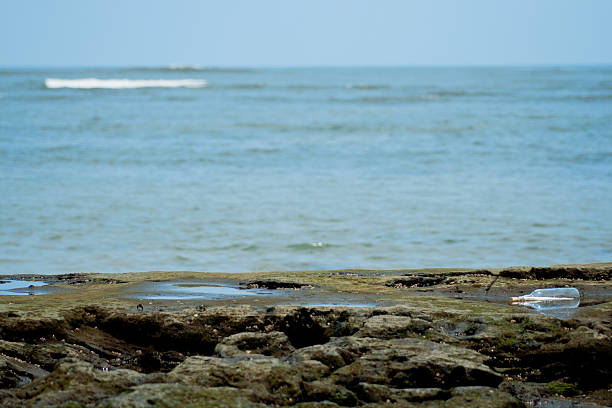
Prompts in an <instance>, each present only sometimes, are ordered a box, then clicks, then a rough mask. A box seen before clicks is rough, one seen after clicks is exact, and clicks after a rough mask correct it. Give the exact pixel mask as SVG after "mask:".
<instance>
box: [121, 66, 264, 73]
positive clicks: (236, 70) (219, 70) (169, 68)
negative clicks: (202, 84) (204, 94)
mask: <svg viewBox="0 0 612 408" xmlns="http://www.w3.org/2000/svg"><path fill="white" fill-rule="evenodd" d="M120 70H121V71H124V72H214V73H230V74H239V73H249V72H253V70H252V69H249V68H224V67H202V66H200V65H182V64H172V65H168V66H165V67H163V66H162V67H130V68H121V69H120Z"/></svg>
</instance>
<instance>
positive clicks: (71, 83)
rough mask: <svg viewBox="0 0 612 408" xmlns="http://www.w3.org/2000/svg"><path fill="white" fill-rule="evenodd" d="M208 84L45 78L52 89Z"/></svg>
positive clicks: (197, 85)
mask: <svg viewBox="0 0 612 408" xmlns="http://www.w3.org/2000/svg"><path fill="white" fill-rule="evenodd" d="M207 85H208V82H206V81H205V80H203V79H98V78H79V79H57V78H47V79H45V86H46V87H47V88H50V89H56V88H72V89H135V88H204V87H205V86H207Z"/></svg>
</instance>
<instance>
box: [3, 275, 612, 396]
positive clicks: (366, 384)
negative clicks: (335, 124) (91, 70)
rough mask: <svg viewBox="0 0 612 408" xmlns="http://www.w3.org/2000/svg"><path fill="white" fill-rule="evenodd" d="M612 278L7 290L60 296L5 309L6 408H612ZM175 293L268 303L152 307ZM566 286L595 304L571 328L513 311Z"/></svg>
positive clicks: (190, 282)
mask: <svg viewBox="0 0 612 408" xmlns="http://www.w3.org/2000/svg"><path fill="white" fill-rule="evenodd" d="M611 272H612V264H611V263H606V264H590V265H557V266H550V267H541V268H534V267H516V268H505V269H490V270H469V269H435V270H403V271H363V270H343V271H317V272H312V271H311V272H285V273H257V274H235V275H230V274H208V273H195V272H147V273H134V274H117V275H108V274H104V275H102V274H70V275H56V276H12V277H7V276H5V277H0V280H8V279H19V280H25V281H35V280H39V281H40V280H44V281H45V282H46V283H48V285H47V286H44V287H42V288H43V289H45V288H46V291H45V292H44V293H46V294H36V293H38V292H36V290H38V288H36V290H35V289H32V293H34V295H27V296H18V295H3V296H0V405H1V406H3V407H22V406H32V407H49V406H59V407H81V406H83V407H175V406H183V407H191V406H193V407H217V406H218V407H230V406H231V407H264V406H299V407H336V406H372V407H374V406H401V407H410V406H424V407H523V406H526V407H600V406H610V405H612V364H611V362H612V286H611ZM170 281H172V282H179V283H178V285H179V287H180V285H183V287H187V288H192V287H196V288H197V287H198V285H205V284H206V285H221V286H222V287H228V286H231V287H234V288H238V289H240V290H245V291H246V290H262V292H261V293H260V294H259V293H257V294H251V295H249V296H227V297H210V298H198V297H197V296H183V297H180V296H178V297H176V298H171V297H168V296H166V297H163V296H161V297H157V298H156V297H155V296H147V291H148V290H149V289H147V288H157V287H158V286H156V285H159V284H160V283H164V282H170ZM181 282H182V283H181ZM147 285H149V286H147ZM558 286H573V287H576V288H578V289H579V290H580V292H581V295H582V299H581V304H580V307H579V308H577V309H575V310H572V311H570V312H569V313H567V314H566V315H563V316H561V317H562V318H559V317H555V316H554V315H545V314H542V313H538V312H536V311H534V310H531V309H529V308H525V307H520V306H511V305H509V303H508V299H509V297H510V296H518V295H521V294H524V293H528V292H530V291H531V290H532V289H535V288H545V287H558ZM264 289H265V291H264ZM151 293H152V292H151ZM151 293H149V294H151ZM245 293H246V292H245ZM153 294H154V293H153Z"/></svg>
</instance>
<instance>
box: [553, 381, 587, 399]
mask: <svg viewBox="0 0 612 408" xmlns="http://www.w3.org/2000/svg"><path fill="white" fill-rule="evenodd" d="M547 386H548V389H549V390H550V392H552V393H553V394H559V395H563V396H564V397H572V396H574V395H580V394H582V391H580V390H579V389H578V388H577V387H576V386H575V385H574V384H568V383H565V382H563V381H551V382H549V383H548V384H547Z"/></svg>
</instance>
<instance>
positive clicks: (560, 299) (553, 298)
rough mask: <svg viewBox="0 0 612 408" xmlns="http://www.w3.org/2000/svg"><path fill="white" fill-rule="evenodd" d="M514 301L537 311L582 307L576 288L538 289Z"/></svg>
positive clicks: (514, 298) (513, 299)
mask: <svg viewBox="0 0 612 408" xmlns="http://www.w3.org/2000/svg"><path fill="white" fill-rule="evenodd" d="M512 301H513V303H520V304H522V305H525V306H529V307H531V308H533V309H536V310H546V309H567V308H575V307H578V306H579V305H580V292H579V291H578V289H576V288H549V289H536V290H534V291H533V292H531V293H529V294H528V295H522V296H519V297H513V298H512Z"/></svg>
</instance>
